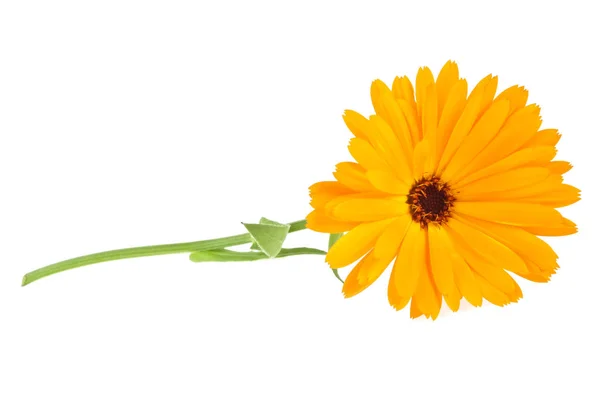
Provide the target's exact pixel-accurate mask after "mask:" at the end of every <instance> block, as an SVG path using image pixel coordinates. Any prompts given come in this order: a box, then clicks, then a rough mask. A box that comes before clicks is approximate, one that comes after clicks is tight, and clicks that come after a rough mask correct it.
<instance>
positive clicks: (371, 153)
mask: <svg viewBox="0 0 600 402" xmlns="http://www.w3.org/2000/svg"><path fill="white" fill-rule="evenodd" d="M348 150H349V151H350V154H351V155H352V157H353V158H354V159H355V160H356V162H358V164H359V165H361V166H362V167H363V168H365V169H366V170H371V169H381V170H389V169H390V167H389V166H388V164H387V163H386V162H385V160H383V158H381V157H380V156H379V154H378V153H377V152H376V151H375V149H374V148H373V146H372V145H371V144H370V143H369V141H367V140H364V139H362V138H352V139H351V140H350V145H348Z"/></svg>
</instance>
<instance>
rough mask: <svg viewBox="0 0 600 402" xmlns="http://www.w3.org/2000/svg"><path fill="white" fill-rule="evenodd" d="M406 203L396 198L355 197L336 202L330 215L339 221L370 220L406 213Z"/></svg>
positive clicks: (394, 216)
mask: <svg viewBox="0 0 600 402" xmlns="http://www.w3.org/2000/svg"><path fill="white" fill-rule="evenodd" d="M408 212H409V210H408V204H406V202H402V201H400V200H396V199H384V198H356V199H352V200H348V201H344V202H341V203H339V204H337V205H336V206H335V207H334V208H333V209H332V211H331V216H332V217H333V218H335V219H338V220H340V221H354V222H370V221H378V220H383V219H388V218H396V217H399V216H402V215H405V214H408Z"/></svg>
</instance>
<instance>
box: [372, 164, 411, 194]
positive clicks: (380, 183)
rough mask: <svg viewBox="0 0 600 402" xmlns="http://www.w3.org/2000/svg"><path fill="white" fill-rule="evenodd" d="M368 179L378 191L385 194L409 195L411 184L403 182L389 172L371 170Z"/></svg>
mask: <svg viewBox="0 0 600 402" xmlns="http://www.w3.org/2000/svg"><path fill="white" fill-rule="evenodd" d="M367 179H369V181H370V182H371V184H372V185H373V186H374V187H375V188H376V189H377V190H379V191H383V192H384V193H388V194H398V195H407V194H408V191H409V190H410V184H408V183H405V182H403V181H401V180H400V179H398V177H397V176H395V175H393V174H392V173H390V172H389V171H387V170H369V171H368V172H367Z"/></svg>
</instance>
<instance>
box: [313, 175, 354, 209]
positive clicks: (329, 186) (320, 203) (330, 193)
mask: <svg viewBox="0 0 600 402" xmlns="http://www.w3.org/2000/svg"><path fill="white" fill-rule="evenodd" d="M308 191H309V194H310V198H311V201H310V205H311V206H312V207H313V208H321V207H324V206H325V204H327V203H328V202H329V201H331V200H332V199H334V198H335V197H339V196H341V195H347V194H350V193H351V192H352V190H350V189H349V188H347V187H345V186H343V185H342V184H340V183H339V182H337V181H321V182H318V183H315V184H313V185H312V186H310V187H309V188H308Z"/></svg>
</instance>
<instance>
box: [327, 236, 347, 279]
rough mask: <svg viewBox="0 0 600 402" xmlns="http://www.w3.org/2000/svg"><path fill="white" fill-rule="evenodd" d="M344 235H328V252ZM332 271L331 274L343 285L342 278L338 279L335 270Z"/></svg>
mask: <svg viewBox="0 0 600 402" xmlns="http://www.w3.org/2000/svg"><path fill="white" fill-rule="evenodd" d="M343 235H344V234H343V233H332V234H330V235H329V250H331V247H333V245H334V244H335V242H336V241H338V240H339V239H340V238H341V237H342V236H343ZM331 270H332V271H333V274H334V275H335V277H336V278H338V279H339V280H340V282H342V283H344V280H343V279H342V278H340V274H339V273H338V270H337V269H331Z"/></svg>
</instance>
